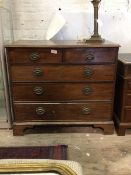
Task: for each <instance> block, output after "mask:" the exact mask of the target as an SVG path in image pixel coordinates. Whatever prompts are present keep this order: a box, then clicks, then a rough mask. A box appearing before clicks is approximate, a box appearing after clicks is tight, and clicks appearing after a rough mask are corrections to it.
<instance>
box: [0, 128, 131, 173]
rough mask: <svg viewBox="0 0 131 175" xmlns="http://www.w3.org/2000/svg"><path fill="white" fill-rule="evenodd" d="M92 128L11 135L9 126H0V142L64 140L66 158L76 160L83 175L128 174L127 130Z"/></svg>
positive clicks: (51, 142)
mask: <svg viewBox="0 0 131 175" xmlns="http://www.w3.org/2000/svg"><path fill="white" fill-rule="evenodd" d="M91 132H92V131H91ZM93 132H94V133H90V129H89V132H88V133H62V134H60V133H57V134H43V133H39V134H26V135H24V136H13V135H12V130H2V129H1V130H0V146H16V145H17V146H28V145H29V146H31V145H32V146H42V145H57V144H67V145H68V146H69V153H68V155H69V156H68V159H69V160H74V161H77V162H79V163H80V164H81V165H82V167H83V171H84V175H131V132H130V131H128V133H127V135H126V136H124V137H120V136H116V134H114V135H109V136H107V135H106V136H105V135H103V134H102V132H101V131H99V133H97V134H96V132H97V130H93Z"/></svg>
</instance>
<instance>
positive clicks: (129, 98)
mask: <svg viewBox="0 0 131 175" xmlns="http://www.w3.org/2000/svg"><path fill="white" fill-rule="evenodd" d="M125 106H130V107H131V94H126V95H125Z"/></svg>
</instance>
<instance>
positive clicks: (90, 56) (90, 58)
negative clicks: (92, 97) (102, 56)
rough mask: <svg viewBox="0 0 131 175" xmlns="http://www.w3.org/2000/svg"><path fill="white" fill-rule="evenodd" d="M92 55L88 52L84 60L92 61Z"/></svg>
mask: <svg viewBox="0 0 131 175" xmlns="http://www.w3.org/2000/svg"><path fill="white" fill-rule="evenodd" d="M94 58H95V57H94V55H93V54H92V53H89V54H88V55H87V56H86V61H92V60H94Z"/></svg>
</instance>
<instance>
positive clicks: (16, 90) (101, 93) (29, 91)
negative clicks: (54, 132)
mask: <svg viewBox="0 0 131 175" xmlns="http://www.w3.org/2000/svg"><path fill="white" fill-rule="evenodd" d="M12 88H13V100H15V101H65V100H67V101H68V100H112V92H113V83H44V84H42V83H34V84H31V83H28V84H23V83H14V84H13V85H12Z"/></svg>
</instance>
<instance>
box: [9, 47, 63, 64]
mask: <svg viewBox="0 0 131 175" xmlns="http://www.w3.org/2000/svg"><path fill="white" fill-rule="evenodd" d="M8 57H9V61H10V63H11V64H16V63H17V64H24V63H30V64H35V63H61V62H62V50H61V49H43V48H10V49H8Z"/></svg>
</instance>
